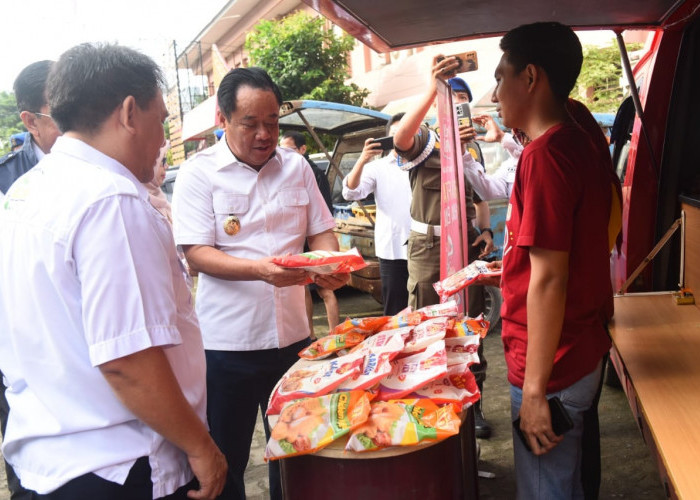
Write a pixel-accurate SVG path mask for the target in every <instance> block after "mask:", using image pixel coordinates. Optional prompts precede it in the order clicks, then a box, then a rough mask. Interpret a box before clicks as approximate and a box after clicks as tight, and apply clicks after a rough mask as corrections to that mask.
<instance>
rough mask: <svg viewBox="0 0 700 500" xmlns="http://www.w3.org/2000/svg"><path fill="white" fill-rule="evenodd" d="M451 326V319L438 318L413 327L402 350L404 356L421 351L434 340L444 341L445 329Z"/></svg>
mask: <svg viewBox="0 0 700 500" xmlns="http://www.w3.org/2000/svg"><path fill="white" fill-rule="evenodd" d="M452 325H453V320H452V319H451V318H448V317H445V316H440V317H438V318H432V319H429V320H427V321H424V322H423V323H421V324H420V325H417V326H415V327H413V331H412V332H411V335H410V336H409V337H408V339H407V340H406V345H405V346H404V348H403V352H404V354H407V353H413V352H418V351H422V350H423V349H425V348H426V347H428V346H429V345H430V344H432V343H433V342H435V341H436V340H440V339H444V338H445V334H446V333H447V329H448V328H451V327H452Z"/></svg>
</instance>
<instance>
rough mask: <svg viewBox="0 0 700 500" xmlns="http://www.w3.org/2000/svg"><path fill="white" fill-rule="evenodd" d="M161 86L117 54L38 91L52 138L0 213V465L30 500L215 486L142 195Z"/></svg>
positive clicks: (175, 304) (161, 493) (162, 261)
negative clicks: (1, 394)
mask: <svg viewBox="0 0 700 500" xmlns="http://www.w3.org/2000/svg"><path fill="white" fill-rule="evenodd" d="M162 83H163V79H162V76H161V72H160V70H159V68H158V67H157V66H156V64H155V63H154V62H153V61H152V60H151V59H150V58H148V57H146V56H144V55H142V54H139V53H138V52H136V51H133V50H131V49H127V48H124V47H119V46H116V45H102V46H93V45H89V44H83V45H79V46H77V47H74V48H73V49H71V50H69V51H68V52H66V53H65V54H63V56H61V58H60V60H59V62H58V63H56V67H55V68H54V71H53V73H52V77H51V78H50V83H49V89H48V93H49V98H50V103H51V110H52V115H53V118H54V119H55V120H56V122H57V123H58V125H59V126H60V127H61V129H62V130H64V131H65V135H64V136H63V137H62V138H59V140H58V141H57V142H56V144H55V146H54V148H53V149H52V153H51V154H49V155H47V156H46V157H45V158H44V159H43V160H42V161H41V162H39V164H38V165H37V166H36V167H34V168H33V169H32V170H31V171H30V172H29V173H27V174H26V175H24V176H23V177H21V178H20V179H19V180H18V181H17V182H15V183H14V184H13V186H12V187H11V188H10V190H9V191H8V192H7V194H6V197H5V200H4V203H3V204H2V207H0V368H1V369H2V372H3V373H4V375H5V379H6V382H7V392H6V395H7V400H8V402H9V405H10V413H9V421H8V424H7V432H6V435H5V436H4V444H3V454H4V456H5V457H6V458H7V460H8V461H9V462H10V463H11V465H12V466H13V467H14V469H15V471H16V473H17V475H18V476H19V478H20V480H21V481H22V484H23V485H24V486H25V487H26V488H28V489H30V490H34V491H35V492H36V493H37V494H38V496H37V498H40V499H50V500H74V499H83V498H85V499H87V498H97V499H100V500H121V499H126V498H133V499H136V498H168V499H185V498H188V496H187V495H188V491H189V492H190V494H191V495H192V496H191V498H202V499H213V498H215V497H216V496H217V495H218V493H219V492H220V491H221V489H222V487H223V482H224V479H225V475H226V462H225V459H224V457H223V455H222V454H221V452H220V451H219V450H218V448H217V447H216V445H215V444H214V442H213V440H212V439H211V437H210V436H209V434H208V431H207V427H206V424H205V406H206V393H205V379H204V377H205V360H204V353H203V348H202V341H201V336H200V333H199V328H198V325H197V320H196V318H195V316H194V312H193V310H192V304H191V298H190V295H189V290H188V287H187V285H186V284H185V279H184V276H183V268H182V265H181V264H180V261H179V260H178V258H177V255H176V253H175V245H174V242H173V239H172V233H171V232H170V229H169V227H168V223H167V221H166V220H165V219H164V218H163V217H162V216H161V215H160V214H159V213H158V212H157V211H156V210H155V209H154V208H153V207H152V206H151V204H150V203H149V201H148V192H147V191H146V189H145V188H144V187H143V186H142V184H141V183H142V182H146V181H149V180H150V179H151V177H152V176H153V163H154V161H155V159H156V157H157V156H158V152H159V149H160V147H161V146H162V145H163V142H164V137H163V121H164V120H165V118H166V117H167V111H166V109H165V104H164V102H163V96H162V94H161V91H160V90H159V85H161V84H162ZM193 472H194V475H195V476H196V478H197V479H198V480H199V486H197V484H196V481H194V480H193ZM193 490H197V491H193Z"/></svg>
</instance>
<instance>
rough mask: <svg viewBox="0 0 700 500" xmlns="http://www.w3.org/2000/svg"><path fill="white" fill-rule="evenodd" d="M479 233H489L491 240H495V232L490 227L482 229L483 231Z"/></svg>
mask: <svg viewBox="0 0 700 500" xmlns="http://www.w3.org/2000/svg"><path fill="white" fill-rule="evenodd" d="M479 231H480V232H481V234H484V233H489V234H490V235H491V239H493V230H492V229H491V228H490V227H482V228H481V229H479Z"/></svg>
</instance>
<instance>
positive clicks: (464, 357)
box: [445, 335, 481, 367]
mask: <svg viewBox="0 0 700 500" xmlns="http://www.w3.org/2000/svg"><path fill="white" fill-rule="evenodd" d="M480 342H481V337H479V336H477V335H470V336H468V337H452V338H447V339H445V352H446V353H447V366H448V367H449V366H450V365H453V364H461V363H467V364H469V365H473V364H476V363H478V362H479V352H478V351H479V343H480Z"/></svg>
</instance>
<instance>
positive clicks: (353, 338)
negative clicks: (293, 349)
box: [299, 332, 365, 359]
mask: <svg viewBox="0 0 700 500" xmlns="http://www.w3.org/2000/svg"><path fill="white" fill-rule="evenodd" d="M363 340H365V335H364V334H362V333H356V332H350V333H342V334H340V335H327V336H325V337H322V338H320V339H318V340H316V341H315V342H313V343H312V344H311V345H310V346H308V347H306V348H304V349H303V350H301V351H300V352H299V357H300V358H304V359H323V358H327V357H328V356H330V355H331V354H333V353H334V352H337V351H340V350H341V349H346V348H348V347H353V346H356V345H357V344H359V343H360V342H362V341H363Z"/></svg>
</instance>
